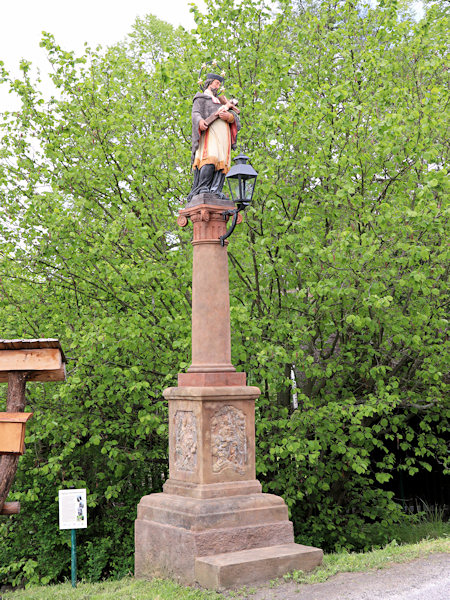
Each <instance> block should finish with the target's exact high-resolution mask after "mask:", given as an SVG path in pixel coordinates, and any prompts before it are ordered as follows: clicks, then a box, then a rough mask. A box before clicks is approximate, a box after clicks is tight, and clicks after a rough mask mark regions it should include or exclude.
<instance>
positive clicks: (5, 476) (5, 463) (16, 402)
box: [0, 371, 28, 514]
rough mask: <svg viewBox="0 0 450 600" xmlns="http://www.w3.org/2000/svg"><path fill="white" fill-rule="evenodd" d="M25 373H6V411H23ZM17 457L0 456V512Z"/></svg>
mask: <svg viewBox="0 0 450 600" xmlns="http://www.w3.org/2000/svg"><path fill="white" fill-rule="evenodd" d="M27 374H28V373H26V372H24V371H11V372H10V373H8V397H7V400H6V412H23V411H24V410H25V385H26V381H27ZM18 462H19V457H18V456H17V455H13V454H4V455H3V456H0V514H1V512H2V508H3V505H4V503H5V500H6V498H7V496H8V494H9V490H10V488H11V485H12V483H13V481H14V477H15V476H16V471H17V465H18Z"/></svg>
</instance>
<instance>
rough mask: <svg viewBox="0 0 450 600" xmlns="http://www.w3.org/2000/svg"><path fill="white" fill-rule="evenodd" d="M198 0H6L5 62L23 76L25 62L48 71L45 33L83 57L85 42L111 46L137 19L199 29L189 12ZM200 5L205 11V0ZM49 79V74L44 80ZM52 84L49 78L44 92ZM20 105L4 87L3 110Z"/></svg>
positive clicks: (0, 42) (1, 37) (1, 26)
mask: <svg viewBox="0 0 450 600" xmlns="http://www.w3.org/2000/svg"><path fill="white" fill-rule="evenodd" d="M192 1H193V0H76V1H74V0H71V1H67V0H3V2H1V11H0V61H3V62H4V64H5V67H6V69H7V70H8V71H9V72H10V73H13V74H14V75H15V76H18V75H19V73H20V70H19V63H20V60H21V59H22V58H24V59H26V60H29V61H31V62H32V63H33V65H35V66H36V67H38V68H39V69H40V71H41V74H45V73H46V72H47V71H48V63H47V59H46V52H45V50H44V49H43V48H40V47H39V42H40V41H41V37H42V31H47V32H49V33H52V34H53V35H54V36H55V39H56V42H57V43H58V44H59V45H61V46H62V47H63V48H65V49H67V50H74V51H75V53H77V54H82V53H83V50H84V42H88V44H89V45H90V46H91V47H94V48H95V47H96V46H97V45H98V44H101V45H102V46H110V45H113V44H115V43H116V42H119V41H121V40H123V39H124V37H125V36H126V35H127V34H128V33H130V31H131V27H132V25H133V23H134V22H135V20H136V17H138V16H140V17H142V16H144V15H146V14H149V13H151V14H154V15H156V16H157V17H158V18H160V19H163V20H164V21H168V22H169V23H172V25H175V26H178V25H182V26H183V27H185V28H186V29H190V28H192V27H193V26H194V19H193V17H192V14H191V13H190V12H189V4H190V2H192ZM195 4H197V6H199V7H200V8H201V9H202V8H204V3H203V0H195ZM44 77H45V76H44ZM47 87H48V93H49V95H50V93H51V88H50V84H49V83H45V80H44V92H45V90H46V89H47ZM18 106H19V104H18V101H17V100H16V98H15V97H14V96H13V95H12V94H8V93H7V90H6V86H4V85H3V86H1V85H0V112H2V111H5V110H15V109H17V108H18Z"/></svg>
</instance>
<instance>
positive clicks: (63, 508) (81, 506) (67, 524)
mask: <svg viewBox="0 0 450 600" xmlns="http://www.w3.org/2000/svg"><path fill="white" fill-rule="evenodd" d="M58 496H59V528H60V529H84V528H86V527H87V510H86V490H85V489H81V490H59V492H58Z"/></svg>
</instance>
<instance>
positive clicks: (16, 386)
mask: <svg viewBox="0 0 450 600" xmlns="http://www.w3.org/2000/svg"><path fill="white" fill-rule="evenodd" d="M65 378H66V358H65V356H64V352H63V350H62V348H61V344H60V343H59V340H57V339H37V340H0V383H8V395H7V400H6V412H4V413H0V515H1V514H3V515H8V514H14V513H18V512H19V510H20V505H19V503H18V502H5V500H6V497H7V496H8V493H9V490H10V488H11V485H12V482H13V481H14V477H15V475H16V471H17V465H18V461H19V456H20V455H21V454H23V452H24V438H25V424H26V422H27V421H28V419H29V418H30V417H31V416H32V413H25V412H24V410H25V404H26V398H25V387H26V383H27V381H41V382H46V381H64V380H65Z"/></svg>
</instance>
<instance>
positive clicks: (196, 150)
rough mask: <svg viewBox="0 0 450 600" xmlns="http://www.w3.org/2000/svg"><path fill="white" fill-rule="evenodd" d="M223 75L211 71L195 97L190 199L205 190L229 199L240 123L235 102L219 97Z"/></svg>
mask: <svg viewBox="0 0 450 600" xmlns="http://www.w3.org/2000/svg"><path fill="white" fill-rule="evenodd" d="M214 64H215V63H214V62H213V65H214ZM205 66H206V65H205ZM224 75H225V74H224V72H223V71H222V73H221V74H220V75H217V74H215V73H208V74H207V75H206V81H205V83H204V84H203V85H202V89H203V92H199V93H197V94H196V95H195V96H194V100H193V105H192V156H191V163H192V169H193V171H194V182H193V184H192V189H191V191H190V193H189V196H188V198H187V199H188V201H190V200H191V199H192V198H193V197H194V196H197V194H202V193H211V194H214V195H216V196H217V197H218V198H221V199H225V198H226V196H225V194H223V193H222V188H223V184H224V182H225V175H226V174H227V173H228V171H229V169H230V164H231V149H235V148H236V141H237V132H238V131H239V129H240V128H241V125H240V122H239V117H238V112H239V111H238V109H237V108H236V106H235V104H233V103H232V102H230V101H228V100H227V99H226V98H225V97H224V96H220V97H218V91H219V88H220V87H221V86H222V84H223V82H224ZM199 83H201V82H200V81H199Z"/></svg>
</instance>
